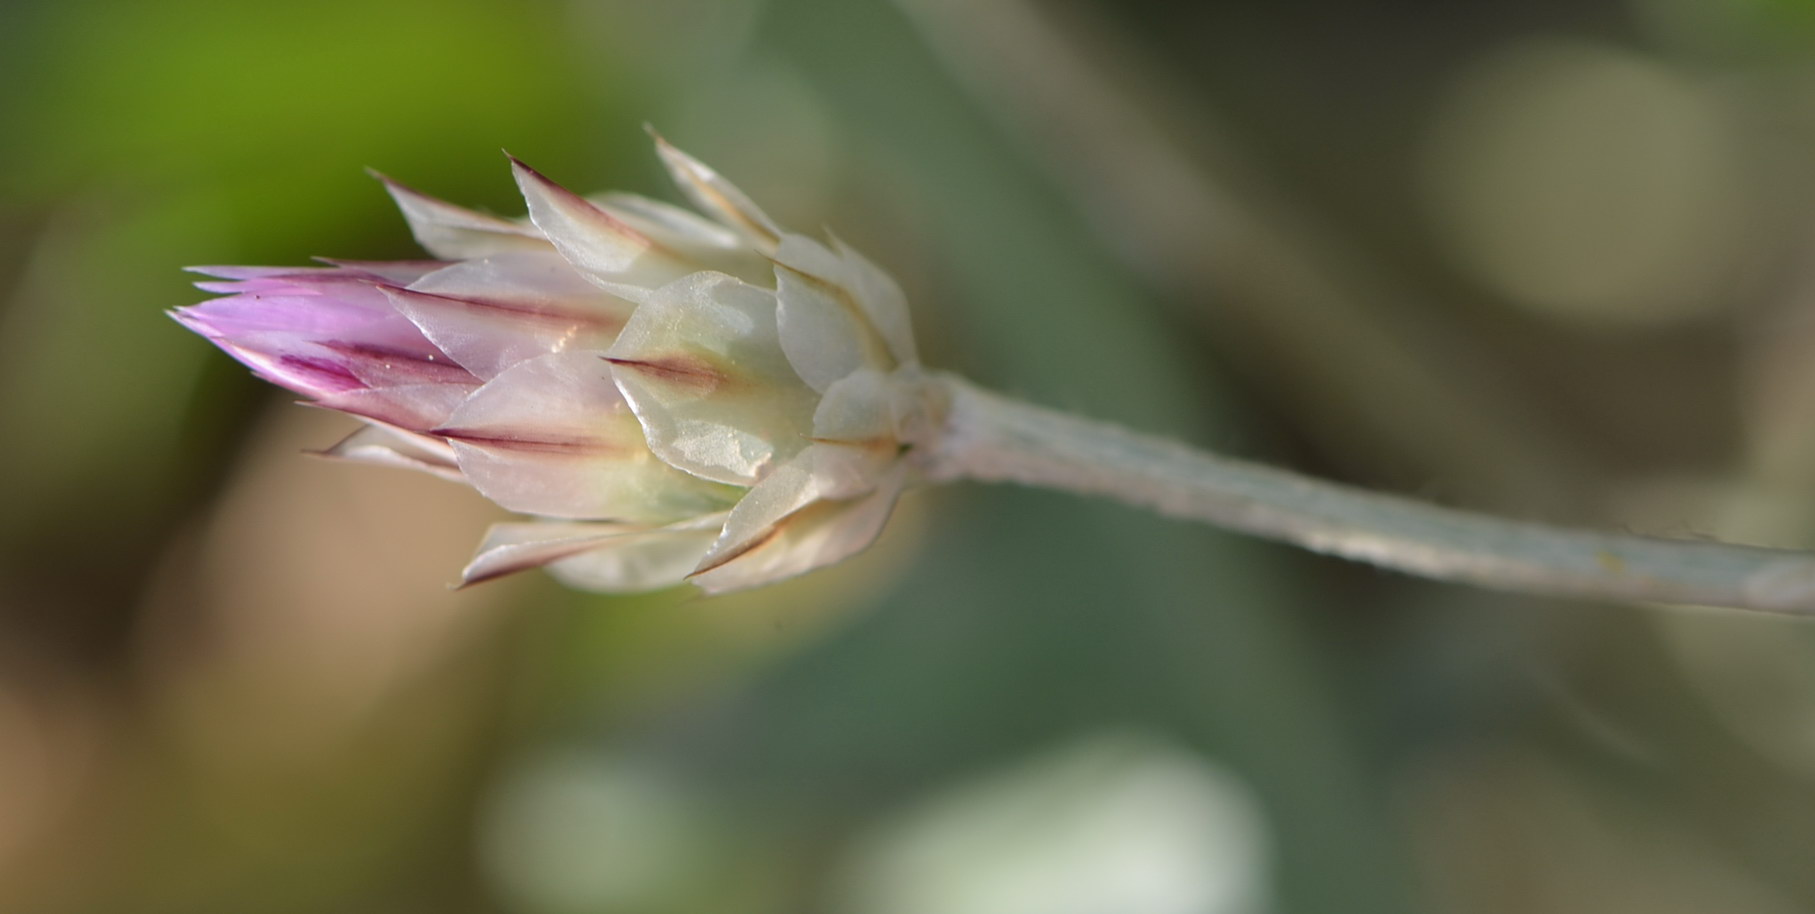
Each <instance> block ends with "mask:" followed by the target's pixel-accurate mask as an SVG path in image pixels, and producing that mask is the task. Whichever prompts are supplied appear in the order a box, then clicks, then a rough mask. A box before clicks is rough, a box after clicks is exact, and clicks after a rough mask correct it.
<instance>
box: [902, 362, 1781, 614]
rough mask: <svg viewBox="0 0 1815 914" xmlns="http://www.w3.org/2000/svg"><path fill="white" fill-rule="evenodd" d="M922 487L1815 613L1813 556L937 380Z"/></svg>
mask: <svg viewBox="0 0 1815 914" xmlns="http://www.w3.org/2000/svg"><path fill="white" fill-rule="evenodd" d="M943 393H944V395H945V396H946V397H948V398H949V400H948V403H947V411H946V413H945V416H946V419H945V422H944V424H943V428H942V430H941V432H940V433H939V434H934V435H930V436H928V438H929V440H927V441H926V442H925V446H924V447H923V448H922V452H921V453H920V460H921V461H922V466H923V468H924V470H925V472H926V473H927V475H928V477H929V478H931V479H933V480H936V481H941V480H943V481H949V480H959V479H971V480H978V481H983V482H1016V483H1021V484H1023V485H1030V486H1041V487H1045V488H1051V489H1061V490H1065V491H1069V492H1076V493H1079V494H1083V495H1100V496H1107V497H1109V498H1113V499H1116V500H1118V501H1123V502H1126V503H1128V504H1132V505H1136V506H1139V507H1143V508H1150V509H1152V510H1154V511H1157V512H1159V513H1161V514H1165V515H1169V516H1172V517H1178V518H1183V519H1186V520H1194V521H1201V522H1204V523H1209V524H1214V525H1216V526H1219V527H1224V528H1227V529H1230V530H1236V531H1240V532H1243V533H1250V534H1254V535H1256V536H1262V537H1266V538H1269V539H1275V540H1280V541H1283V542H1288V543H1293V544H1296V545H1298V546H1302V547H1304V548H1306V549H1309V550H1312V551H1313V552H1321V553H1325V554H1328V555H1335V556H1341V557H1343V558H1348V559H1353V560H1356V561H1360V562H1367V563H1369V564H1372V565H1376V566H1379V567H1381V568H1389V569H1393V570H1396V571H1402V572H1406V573H1408V574H1415V575H1421V576H1423V577H1428V578H1435V579H1438V580H1445V581H1459V582H1463V583H1468V584H1475V585H1479V586H1482V587H1490V588H1495V589H1499V590H1508V591H1515V592H1519V593H1527V594H1538V595H1546V596H1567V597H1579V598H1586V599H1602V600H1617V601H1655V602H1661V603H1681V604H1698V605H1708V606H1726V607H1734V608H1742V609H1754V610H1767V611H1774V612H1794V613H1811V612H1815V554H1812V553H1805V552H1795V551H1788V550H1781V549H1766V548H1757V547H1750V546H1736V545H1729V544H1725V543H1717V542H1700V541H1686V540H1669V539H1655V538H1650V537H1642V536H1629V535H1622V534H1613V533H1599V532H1593V531H1588V530H1574V529H1568V528H1564V527H1554V526H1549V525H1545V524H1538V523H1528V522H1524V521H1517V520H1510V519H1506V518H1500V517H1493V516H1490V515H1485V514H1477V513H1473V512H1469V511H1459V510H1456V509H1453V508H1446V507H1440V506H1437V505H1432V504H1428V503H1424V502H1420V501H1415V500H1412V499H1409V498H1401V497H1398V496H1393V495H1385V494H1381V493H1377V492H1369V491H1366V490H1363V489H1357V488H1353V487H1349V486H1343V485H1337V484H1335V483H1330V482H1324V481H1322V480H1317V479H1311V478H1307V477H1304V476H1300V475H1297V474H1294V473H1289V472H1286V471H1284V470H1279V469H1275V468H1272V467H1266V466H1261V465H1258V464H1253V463H1247V462H1244V461H1240V460H1232V459H1229V458H1226V457H1220V456H1217V455H1214V454H1208V453H1204V452H1201V451H1196V450H1192V449H1191V448H1188V447H1185V446H1183V445H1180V444H1177V443H1175V442H1171V441H1166V440H1163V439H1159V438H1153V437H1149V436H1146V435H1140V434H1136V433H1134V432H1130V431H1127V430H1125V429H1122V428H1118V427H1116V426H1113V425H1109V424H1106V423H1101V422H1095V421H1091V420H1087V419H1082V418H1079V417H1076V416H1071V415H1067V414H1064V413H1059V412H1054V411H1051V410H1047V409H1042V408H1040V407H1036V406H1031V405H1028V404H1025V403H1021V402H1018V401H1015V400H1011V399H1008V398H1005V397H1002V396H999V395H996V394H992V393H988V392H985V391H983V390H980V389H978V388H976V387H974V386H972V385H970V384H968V383H966V382H964V381H962V380H958V379H955V378H948V379H945V381H944V391H943Z"/></svg>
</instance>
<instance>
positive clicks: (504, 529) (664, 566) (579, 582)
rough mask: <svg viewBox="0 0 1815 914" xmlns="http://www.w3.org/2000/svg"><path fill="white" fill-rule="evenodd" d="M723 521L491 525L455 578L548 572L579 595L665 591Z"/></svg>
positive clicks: (466, 580)
mask: <svg viewBox="0 0 1815 914" xmlns="http://www.w3.org/2000/svg"><path fill="white" fill-rule="evenodd" d="M723 521H724V514H723V513H722V512H721V513H718V514H712V515H707V516H705V517H702V518H695V519H692V520H689V521H684V522H682V523H679V524H673V525H670V526H666V527H636V526H630V525H624V524H601V523H590V524H588V523H533V524H524V523H510V524H495V525H493V527H492V528H491V530H490V531H489V532H488V533H487V534H486V536H485V542H484V543H483V544H482V545H480V547H479V552H478V554H477V555H475V556H474V557H473V561H472V563H471V564H469V565H467V567H466V570H465V571H463V572H462V573H461V583H462V585H470V584H477V583H479V582H481V581H489V580H492V579H494V578H498V577H502V576H504V575H507V574H513V573H515V572H518V571H523V570H526V569H529V568H537V567H547V568H548V570H549V572H550V573H552V574H554V576H555V577H557V578H559V579H560V580H561V581H562V582H563V583H565V584H567V585H569V586H571V587H577V588H580V589H583V590H592V591H599V592H603V593H632V592H636V591H644V590H655V589H658V588H662V587H671V586H673V585H675V584H679V583H681V581H683V580H684V579H685V578H686V576H687V573H688V572H690V571H692V570H693V566H694V565H696V564H698V563H699V560H700V556H702V555H704V554H705V552H706V549H707V547H709V546H711V545H712V538H713V537H714V536H716V535H717V533H718V526H719V524H720V523H722V522H723Z"/></svg>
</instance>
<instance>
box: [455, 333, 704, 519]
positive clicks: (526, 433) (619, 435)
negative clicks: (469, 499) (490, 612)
mask: <svg viewBox="0 0 1815 914" xmlns="http://www.w3.org/2000/svg"><path fill="white" fill-rule="evenodd" d="M602 356H603V353H600V352H591V351H576V352H559V353H553V354H550V355H545V356H540V357H538V358H534V359H531V360H529V361H526V362H521V363H518V364H517V365H515V366H513V367H511V368H510V369H508V370H506V371H505V372H503V373H502V374H500V375H498V376H497V377H495V378H493V379H492V380H490V381H488V382H486V384H485V386H484V387H481V388H480V389H479V390H478V391H476V392H475V393H474V394H473V395H472V396H471V397H469V398H468V399H467V400H466V402H464V403H462V404H461V405H460V406H459V408H457V409H456V410H454V412H453V414H452V415H451V416H449V417H448V420H447V422H446V423H445V425H443V426H442V427H440V428H437V429H436V430H435V433H436V434H438V435H442V436H444V437H446V438H447V439H448V440H449V442H450V443H451V444H452V445H453V447H454V451H455V454H456V456H457V457H458V459H459V462H460V470H461V472H462V473H464V474H465V475H466V478H467V479H468V480H469V481H471V482H472V484H473V486H474V488H477V489H478V490H479V491H480V492H481V493H482V494H484V495H485V496H486V497H487V498H490V499H491V500H492V501H495V502H497V503H498V504H500V505H503V506H504V507H506V508H509V509H511V510H513V511H522V512H524V513H527V514H541V515H545V516H549V517H571V518H587V519H610V520H618V521H627V522H636V523H649V522H658V523H660V522H668V521H673V520H677V519H680V518H683V517H691V516H695V515H699V514H703V513H709V512H712V511H716V510H720V509H722V508H724V507H725V506H727V505H728V504H729V503H730V502H731V501H732V500H733V499H735V498H736V495H737V491H736V490H734V489H729V488H727V487H724V486H717V485H714V484H712V483H709V482H706V481H704V480H700V479H696V478H694V477H692V476H689V475H687V474H685V473H682V472H681V471H679V470H676V469H674V468H673V467H670V466H668V465H667V464H665V463H663V462H661V461H660V460H658V459H656V457H655V455H654V454H652V453H650V451H649V448H648V446H647V445H646V444H644V442H643V431H642V428H641V427H640V426H639V425H638V424H637V420H636V417H635V416H633V415H632V414H631V412H630V409H629V407H628V405H627V404H626V403H625V401H624V398H623V397H622V396H621V395H620V394H619V393H618V389H617V386H616V385H615V384H613V383H612V380H611V369H610V366H609V365H607V364H606V363H605V361H604V359H603V357H602Z"/></svg>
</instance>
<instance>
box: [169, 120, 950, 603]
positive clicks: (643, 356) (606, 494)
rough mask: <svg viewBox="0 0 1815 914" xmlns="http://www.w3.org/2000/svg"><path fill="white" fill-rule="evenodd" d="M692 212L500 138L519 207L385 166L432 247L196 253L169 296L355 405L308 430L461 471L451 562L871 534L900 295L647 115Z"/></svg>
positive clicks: (876, 521) (204, 330)
mask: <svg viewBox="0 0 1815 914" xmlns="http://www.w3.org/2000/svg"><path fill="white" fill-rule="evenodd" d="M656 142H657V149H658V152H659V153H660V155H661V158H662V161H663V162H664V163H665V164H666V165H667V166H668V169H669V171H670V172H671V174H672V175H673V176H674V179H675V181H676V183H677V184H679V186H680V188H681V190H682V191H683V192H684V193H685V194H686V196H687V197H688V198H689V199H690V200H692V201H693V202H694V204H695V205H696V206H698V207H699V208H700V210H701V211H702V212H704V213H705V215H706V216H707V217H710V218H702V217H701V216H700V215H697V214H695V213H693V212H690V211H688V210H684V209H681V208H679V207H675V206H671V205H669V204H666V203H661V202H659V201H655V200H651V199H647V198H644V197H638V196H634V195H628V194H609V195H604V196H600V197H593V198H587V197H581V196H579V195H577V194H574V193H572V192H571V191H568V190H566V189H565V188H563V187H561V186H560V185H558V184H555V183H554V182H553V181H550V180H549V179H548V178H546V177H544V176H542V175H541V174H540V173H538V172H536V171H535V170H533V169H531V168H529V167H528V166H526V165H524V164H523V163H521V162H518V161H516V160H515V159H512V160H511V162H512V168H513V170H514V172H515V175H516V179H517V184H518V186H519V188H520V189H521V190H522V192H523V196H524V198H525V200H526V201H527V203H528V210H529V215H528V217H527V218H525V219H505V218H500V217H496V216H491V215H487V214H484V213H479V212H475V211H472V210H468V209H464V208H462V207H458V206H454V205H453V204H449V203H445V202H443V201H440V200H437V199H434V198H432V197H429V196H426V195H424V194H422V193H419V192H417V191H415V190H412V189H410V188H408V187H405V186H404V185H402V184H399V183H397V182H395V181H391V180H390V179H388V178H381V179H382V180H384V182H385V185H386V187H387V188H388V189H389V190H390V192H391V195H392V197H393V198H394V199H395V200H396V201H397V204H398V206H399V208H400V209H401V210H402V211H403V214H404V217H405V219H406V220H407V221H408V222H409V224H410V227H411V229H412V231H413V232H414V234H415V236H416V239H417V241H418V242H420V243H421V245H422V246H423V247H424V248H425V249H427V251H428V252H429V254H430V255H431V256H432V257H433V259H431V260H423V261H407V262H395V263H391V262H386V263H376V262H362V261H327V262H326V265H324V266H318V267H308V268H264V267H206V268H199V269H198V272H201V273H204V274H207V275H209V276H212V277H215V280H211V281H208V282H203V283H199V284H198V285H199V286H200V287H201V288H202V289H204V290H207V291H210V292H217V293H221V294H222V295H223V296H224V297H221V298H215V299H212V300H209V301H206V302H203V303H201V304H199V305H195V306H192V307H188V308H180V309H177V310H176V311H175V312H174V316H175V317H176V319H177V320H178V321H180V322H181V323H182V324H183V325H184V326H186V327H188V328H189V329H191V330H194V331H196V332H197V333H200V334H201V335H203V336H205V337H207V338H208V339H209V340H210V341H212V342H213V343H215V344H216V345H218V346H220V347H221V349H223V350H224V351H226V352H227V353H228V354H229V355H232V356H233V357H234V358H236V359H238V360H240V361H241V362H243V363H245V364H246V365H247V366H249V367H251V368H252V370H253V371H254V372H255V373H257V374H258V375H259V376H260V377H262V378H264V379H266V380H268V381H271V382H272V383H275V384H278V385H280V386H282V387H285V388H288V389H290V390H292V391H295V392H297V393H299V394H302V395H303V396H305V397H307V398H309V399H310V400H312V401H314V402H316V403H318V404H320V405H322V406H326V407H329V408H332V409H336V410H340V411H342V412H345V413H348V414H350V415H352V416H355V417H357V418H359V419H360V420H362V421H363V423H364V425H363V426H362V427H361V428H360V430H359V431H357V432H355V433H354V434H352V435H351V436H350V437H348V438H347V439H346V440H344V441H342V442H340V443H339V444H337V445H335V446H334V447H332V448H330V449H329V450H328V451H327V452H326V453H328V454H329V455H332V456H336V457H341V458H344V459H347V460H354V461H362V462H367V463H378V464H384V465H390V466H401V467H409V468H413V469H418V470H422V471H426V472H430V473H434V474H436V475H439V476H443V477H446V478H450V479H456V480H461V481H464V482H465V483H467V484H469V485H471V486H473V487H474V488H475V489H477V490H478V491H479V492H480V493H482V494H483V495H485V496H486V497H487V498H490V499H491V500H492V501H495V502H497V503H498V504H500V505H502V506H504V507H505V508H508V509H510V510H512V511H515V512H519V513H522V514H526V515H531V516H532V517H533V519H532V520H528V521H524V522H514V523H504V524H498V525H496V526H494V527H493V528H492V530H491V532H490V533H489V534H488V535H487V536H486V538H485V541H484V543H483V544H482V545H481V547H480V549H479V552H478V555H477V556H476V557H475V558H474V559H473V561H472V563H471V564H470V565H469V566H468V567H467V568H466V571H465V573H464V575H463V579H464V581H465V582H466V583H475V582H478V581H483V580H488V579H491V578H495V577H498V576H500V575H504V574H509V573H511V572H515V571H520V570H523V569H527V568H534V567H543V566H545V567H547V568H549V569H550V570H551V571H552V572H553V573H554V574H556V575H557V576H558V577H560V578H561V579H563V580H565V581H567V582H569V583H571V584H573V585H575V586H579V587H584V588H587V589H593V590H601V591H635V590H647V589H653V588H658V587H664V586H668V585H671V584H675V583H679V582H680V581H682V580H692V581H693V582H694V583H696V584H698V585H699V586H700V587H702V588H704V589H706V590H707V591H709V592H722V591H728V590H736V589H741V588H745V587H752V586H756V585H759V584H764V583H767V582H770V581H774V580H779V579H781V578H786V577H790V576H793V575H797V574H801V573H803V572H807V571H811V570H813V569H815V568H819V567H821V566H824V565H827V564H830V563H832V562H836V561H838V560H840V559H843V558H845V557H847V556H849V555H851V554H852V553H855V552H857V551H859V550H861V549H863V548H864V547H866V546H868V545H869V544H870V542H871V541H873V540H874V539H875V537H876V536H877V534H878V533H879V532H880V530H881V528H882V525H883V523H884V522H885V521H886V520H887V518H888V515H889V512H890V510H891V509H892V507H893V506H894V503H895V500H896V498H897V497H898V496H899V495H900V493H901V491H902V489H903V488H904V487H905V486H906V485H907V484H908V483H909V481H910V477H911V475H912V468H911V467H910V466H909V465H908V464H907V462H906V459H905V457H904V454H905V452H906V451H908V450H909V445H910V444H911V436H912V435H914V434H916V432H915V431H914V429H916V428H924V427H925V426H926V425H927V423H928V422H929V419H928V416H927V411H928V409H929V408H930V407H929V397H928V395H927V391H929V390H931V388H930V387H929V385H928V384H927V382H926V381H925V378H924V376H923V374H922V372H921V369H920V367H919V361H918V356H917V355H916V353H915V349H914V338H913V333H912V330H911V328H910V326H909V320H908V312H907V304H906V301H905V298H904V297H903V295H902V293H901V290H900V288H899V287H898V286H897V285H896V284H895V282H894V281H893V280H892V279H890V278H889V276H888V275H887V274H886V273H884V272H883V271H882V270H880V269H879V268H877V267H876V266H875V265H874V264H872V263H871V262H870V261H868V260H866V259H865V258H864V257H863V256H862V255H860V254H858V253H857V252H856V251H854V250H852V249H851V248H849V247H848V246H846V245H845V244H844V243H843V242H841V241H838V240H836V239H832V240H831V241H830V242H829V243H826V242H821V241H818V240H815V239H812V238H808V237H806V236H803V235H796V234H792V233H789V232H787V231H785V230H783V229H782V228H780V227H779V226H777V225H776V223H775V222H774V221H773V220H772V219H770V218H769V217H768V215H766V214H765V213H764V212H763V211H762V210H761V209H759V208H757V206H756V205H755V204H754V203H752V202H751V201H750V199H749V198H748V197H747V196H745V195H744V194H743V193H742V192H741V191H739V190H738V189H737V188H736V187H734V186H732V185H731V184H730V183H729V182H727V181H726V180H725V179H724V178H723V177H721V176H720V175H719V174H718V173H717V172H715V171H713V170H712V169H711V168H709V167H707V166H706V165H704V164H703V163H701V162H699V161H698V160H696V159H694V158H692V157H691V156H689V155H687V154H686V153H683V152H681V151H680V150H678V149H676V148H674V147H673V146H670V145H668V144H667V143H666V142H664V141H662V140H660V139H659V138H658V139H657V141H656Z"/></svg>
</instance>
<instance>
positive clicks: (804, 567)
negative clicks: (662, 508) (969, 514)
mask: <svg viewBox="0 0 1815 914" xmlns="http://www.w3.org/2000/svg"><path fill="white" fill-rule="evenodd" d="M905 477H906V474H905V470H904V468H903V467H902V466H900V465H899V464H891V465H889V467H888V469H887V470H886V471H885V472H884V474H883V476H882V478H881V479H880V480H877V481H876V482H875V484H874V488H873V489H872V490H871V491H870V492H869V493H868V494H866V495H861V496H859V497H856V498H852V499H842V500H808V501H806V502H804V503H803V504H801V505H800V506H799V507H795V508H793V509H792V510H789V511H787V512H785V513H783V514H781V515H780V516H778V517H775V518H774V519H773V520H772V521H770V522H769V523H767V524H758V523H757V521H758V517H757V515H758V514H762V515H770V514H773V513H774V511H775V509H776V508H778V507H781V506H785V505H786V504H788V502H789V501H791V500H792V499H789V498H778V499H776V500H775V501H773V502H769V503H759V504H758V505H754V506H752V508H751V509H750V510H749V511H747V512H745V511H744V503H739V505H738V507H737V508H736V509H734V510H733V511H732V515H731V518H730V519H728V520H727V522H726V529H725V533H724V534H723V535H721V536H720V537H719V540H718V541H717V542H716V543H714V544H713V548H712V551H711V552H709V553H707V555H706V558H705V559H704V560H703V561H702V562H701V563H700V569H699V570H697V571H695V572H694V573H693V575H692V576H691V577H690V578H689V580H691V581H692V582H693V583H695V584H697V585H699V586H700V588H701V589H703V590H705V591H706V592H707V593H724V592H727V591H732V590H742V589H745V588H749V587H756V586H758V585H762V584H768V583H771V582H774V581H779V580H782V579H784V578H790V577H794V576H795V575H800V574H805V573H806V572H809V571H812V570H814V569H817V568H823V567H825V566H827V565H831V564H833V563H836V562H840V561H843V560H844V559H846V558H849V557H850V556H852V555H855V554H856V553H858V552H861V551H862V550H863V549H865V548H867V547H868V546H869V545H870V544H871V543H872V542H875V540H876V537H877V536H878V535H879V534H880V533H881V532H882V528H883V525H884V524H885V523H887V521H888V518H889V513H890V512H891V511H892V510H893V509H894V507H895V501H896V500H897V499H898V498H899V497H900V495H901V491H902V489H903V487H904V485H905ZM765 482H767V480H765ZM751 494H752V495H754V494H755V490H752V492H751ZM778 494H779V493H778ZM793 494H794V495H795V496H796V497H798V495H799V492H798V491H796V492H795V493H793ZM746 501H748V499H746ZM740 512H744V513H745V515H746V516H745V517H744V518H739V517H738V514H739V513H740ZM732 524H738V526H739V528H740V530H739V532H740V533H742V534H743V535H740V536H736V537H735V538H733V537H734V534H733V531H732ZM749 529H753V530H754V533H745V532H744V531H745V530H749ZM728 542H729V543H735V545H727V544H728Z"/></svg>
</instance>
